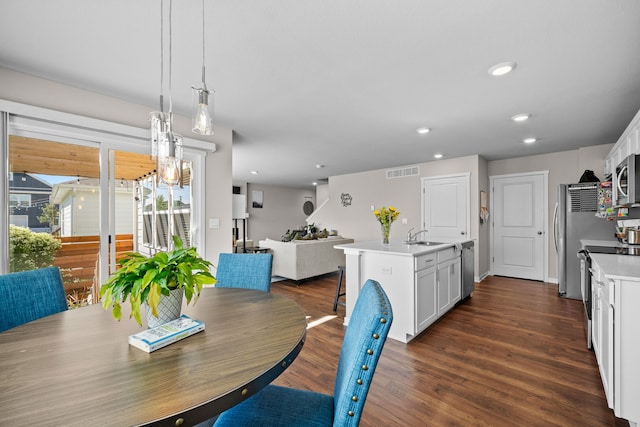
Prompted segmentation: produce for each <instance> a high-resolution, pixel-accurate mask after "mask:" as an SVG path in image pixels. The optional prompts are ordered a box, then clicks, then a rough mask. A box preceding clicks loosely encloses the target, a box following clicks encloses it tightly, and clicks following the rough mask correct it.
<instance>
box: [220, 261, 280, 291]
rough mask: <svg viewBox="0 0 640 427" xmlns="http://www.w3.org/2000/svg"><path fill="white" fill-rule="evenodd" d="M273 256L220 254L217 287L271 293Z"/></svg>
mask: <svg viewBox="0 0 640 427" xmlns="http://www.w3.org/2000/svg"><path fill="white" fill-rule="evenodd" d="M272 261H273V255H272V254H220V256H219V258H218V268H217V270H216V279H217V281H218V283H216V287H220V288H245V289H257V290H260V291H265V292H270V291H271V264H272Z"/></svg>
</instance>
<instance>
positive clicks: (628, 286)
mask: <svg viewBox="0 0 640 427" xmlns="http://www.w3.org/2000/svg"><path fill="white" fill-rule="evenodd" d="M591 258H592V295H593V296H594V299H593V350H594V352H595V355H596V360H597V362H598V368H599V370H600V377H601V378H602V386H603V388H604V392H605V396H606V398H607V404H608V405H609V407H610V408H612V409H613V412H614V414H615V415H616V416H617V417H619V418H624V419H627V420H629V423H630V424H631V425H638V424H640V405H638V402H640V364H639V363H638V361H639V360H640V340H639V339H638V325H640V312H639V311H638V310H637V306H638V302H640V259H638V260H636V259H629V257H625V256H616V255H592V256H591ZM633 258H636V257H633Z"/></svg>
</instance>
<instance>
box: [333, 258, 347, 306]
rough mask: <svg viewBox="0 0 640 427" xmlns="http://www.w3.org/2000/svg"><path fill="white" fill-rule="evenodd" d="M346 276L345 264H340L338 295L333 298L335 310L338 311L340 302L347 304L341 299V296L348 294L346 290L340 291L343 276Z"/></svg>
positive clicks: (343, 304)
mask: <svg viewBox="0 0 640 427" xmlns="http://www.w3.org/2000/svg"><path fill="white" fill-rule="evenodd" d="M343 276H344V266H342V265H339V266H338V284H337V285H336V297H335V298H334V300H333V311H338V304H340V305H342V306H345V305H346V304H345V303H343V302H342V301H340V297H341V296H344V295H346V292H340V288H341V287H342V277H343Z"/></svg>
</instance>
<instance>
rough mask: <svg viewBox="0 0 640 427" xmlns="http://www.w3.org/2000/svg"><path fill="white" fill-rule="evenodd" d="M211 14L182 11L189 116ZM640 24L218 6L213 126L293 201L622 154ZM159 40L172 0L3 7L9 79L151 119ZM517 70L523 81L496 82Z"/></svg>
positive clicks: (530, 3)
mask: <svg viewBox="0 0 640 427" xmlns="http://www.w3.org/2000/svg"><path fill="white" fill-rule="evenodd" d="M165 2H166V4H167V5H168V0H165ZM201 8H202V4H201V1H200V0H176V1H175V2H174V5H173V59H172V63H173V79H172V88H173V89H172V97H173V110H174V111H175V112H177V113H180V114H184V115H187V116H188V115H190V108H191V90H190V86H191V85H193V84H196V83H197V82H199V81H200V74H201V61H202V51H201V49H202V45H201V40H202V35H201V25H202V24H201V22H202V21H201ZM639 17H640V1H638V0H615V1H607V0H527V1H521V0H430V1H425V0H414V1H389V0H322V1H321V0H315V1H313V0H277V1H265V0H207V3H206V17H205V18H206V23H207V29H206V65H207V84H208V86H209V87H210V88H212V89H214V90H215V92H216V93H215V109H216V111H215V118H214V121H215V122H216V124H219V125H221V126H225V127H228V128H232V129H234V148H233V174H234V179H235V180H241V181H247V182H253V183H263V184H269V185H285V186H294V187H308V186H309V184H310V183H311V182H312V181H315V180H319V179H323V178H326V177H328V176H333V175H339V174H344V173H351V172H357V171H364V170H371V169H379V168H387V167H393V166H400V165H410V164H415V163H419V162H424V161H431V160H433V155H434V154H435V153H442V154H444V156H445V158H452V157H459V156H465V155H470V154H480V155H482V156H483V157H485V158H487V159H489V160H493V159H503V158H511V157H519V156H527V155H532V154H541V153H549V152H556V151H563V150H572V149H576V148H578V147H582V146H589V145H598V144H605V143H613V142H615V141H616V140H617V139H618V137H619V136H620V134H621V133H622V132H623V130H624V129H625V127H626V125H627V124H628V123H629V121H630V120H631V119H632V117H633V116H634V114H635V113H636V112H637V111H638V109H640V49H639V45H640V43H639V42H640V21H639ZM159 34H160V1H159V0H109V1H104V0H99V1H98V0H0V65H1V66H5V67H7V68H11V69H15V70H18V71H23V72H26V73H30V74H33V75H36V76H41V77H45V78H48V79H51V80H54V81H59V82H62V83H66V84H69V85H73V86H77V87H80V88H86V89H90V90H93V91H96V92H100V93H104V94H108V95H111V96H115V97H119V98H123V99H125V100H128V101H132V102H136V103H140V104H144V105H148V106H149V110H150V111H151V110H156V109H157V108H158V97H159V93H160V45H159ZM503 61H515V62H517V64H518V65H517V68H516V69H515V71H514V72H512V73H510V74H508V75H506V76H503V77H500V78H496V77H491V76H489V74H488V73H487V70H488V69H489V67H491V66H492V65H494V64H496V63H498V62H503ZM166 78H167V76H166V75H165V79H166ZM0 84H1V82H0ZM517 113H530V114H531V115H532V117H531V119H530V120H529V121H528V122H525V123H514V122H512V121H511V120H510V117H511V116H513V115H514V114H517ZM421 126H426V127H430V128H431V129H432V132H431V133H429V134H428V135H426V136H420V135H418V134H417V133H416V132H415V130H416V128H418V127H421ZM527 136H536V137H538V138H539V139H540V141H539V142H538V143H536V144H534V145H525V144H523V143H522V139H523V138H524V137H527ZM316 164H321V165H325V167H323V168H320V169H318V168H316V167H315V165H316ZM252 170H257V171H259V174H258V175H251V174H250V171H252Z"/></svg>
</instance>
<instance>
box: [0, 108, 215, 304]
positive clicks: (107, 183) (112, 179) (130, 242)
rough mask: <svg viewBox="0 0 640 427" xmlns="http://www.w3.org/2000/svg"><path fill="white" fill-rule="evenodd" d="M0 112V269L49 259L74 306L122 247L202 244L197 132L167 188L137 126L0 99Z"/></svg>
mask: <svg viewBox="0 0 640 427" xmlns="http://www.w3.org/2000/svg"><path fill="white" fill-rule="evenodd" d="M10 110H15V111H17V113H15V114H12V113H11V112H10ZM0 119H1V121H0V137H1V138H0V148H1V151H0V153H1V155H2V157H3V158H5V159H7V160H8V161H7V162H3V163H2V164H0V176H4V177H6V178H3V181H2V184H1V185H0V199H2V200H6V202H5V208H4V209H5V210H3V211H2V212H1V213H0V227H2V229H3V230H7V232H6V233H5V232H4V231H3V232H2V233H0V274H3V273H8V272H13V271H20V270H29V269H35V268H41V267H45V266H49V265H56V266H58V267H60V269H61V271H62V273H63V278H64V281H65V289H66V291H67V294H68V299H69V302H70V304H71V305H83V304H87V303H93V302H97V300H98V290H99V287H100V285H101V284H102V283H103V282H104V281H105V280H106V279H107V277H108V276H109V274H110V273H111V272H113V271H114V270H115V269H116V268H117V261H118V260H119V259H120V258H121V257H122V255H123V254H124V253H125V252H129V251H139V252H141V253H144V254H148V255H150V254H153V253H155V252H157V251H160V250H166V249H169V248H171V244H172V236H174V235H177V236H179V237H180V238H181V239H182V241H183V242H184V244H185V246H192V245H199V244H204V238H203V236H204V227H202V226H201V222H202V221H203V217H204V207H203V205H202V203H198V204H197V206H198V209H194V203H193V200H194V194H197V195H198V196H197V197H196V200H202V197H203V194H204V183H203V182H202V181H203V178H204V172H203V170H204V157H205V155H206V151H205V150H203V148H204V146H203V147H199V146H200V145H202V144H201V143H199V142H198V141H194V140H189V139H186V138H185V141H186V144H187V146H186V147H185V153H184V154H185V160H184V161H183V163H182V179H181V181H180V182H179V183H178V184H177V185H174V186H173V187H167V186H166V185H164V184H162V183H161V182H158V180H157V177H156V175H155V171H156V162H155V161H154V160H153V159H152V158H151V156H150V154H149V153H150V142H149V133H148V130H146V129H139V128H133V127H130V126H125V125H119V124H114V123H109V122H103V121H99V120H94V119H89V118H84V117H80V116H74V115H70V114H65V113H59V112H55V111H50V110H45V109H40V108H37V107H30V106H25V105H21V104H15V103H11V102H8V101H2V100H0ZM192 147H197V148H192ZM214 147H215V146H214ZM6 166H8V167H6ZM194 170H195V171H197V174H196V175H194ZM194 176H196V177H197V179H194Z"/></svg>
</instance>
